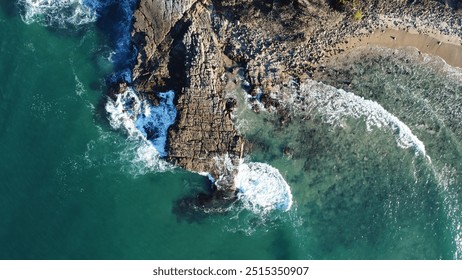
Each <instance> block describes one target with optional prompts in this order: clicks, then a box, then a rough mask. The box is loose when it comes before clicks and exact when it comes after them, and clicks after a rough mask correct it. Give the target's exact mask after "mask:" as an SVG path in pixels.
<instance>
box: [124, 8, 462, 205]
mask: <svg viewBox="0 0 462 280" xmlns="http://www.w3.org/2000/svg"><path fill="white" fill-rule="evenodd" d="M457 5H458V3H457V2H456V1H431V0H422V1H402V0H390V1H381V0H370V1H366V0H364V1H335V0H332V1H327V0H299V1H295V0H294V1H289V0H274V1H272V0H271V1H269V0H241V1H237V0H231V1H217V0H141V1H140V3H139V7H138V8H137V10H136V12H135V15H134V25H133V31H132V40H133V42H134V44H135V46H136V48H137V50H138V56H137V61H136V65H135V66H134V68H133V83H132V86H133V87H134V88H135V90H136V91H137V92H138V93H140V94H143V95H145V96H146V98H149V99H150V100H152V102H153V103H154V104H155V103H156V102H158V96H157V93H158V92H162V91H167V90H174V91H175V93H176V96H175V105H176V108H177V111H178V114H177V119H176V122H175V124H174V125H173V126H171V127H170V129H169V133H168V145H167V146H168V149H167V153H168V156H167V157H166V159H167V160H168V161H169V162H171V163H173V164H175V165H177V166H180V167H183V168H186V169H187V170H191V171H194V172H201V173H208V174H210V175H211V176H212V177H213V179H214V181H215V186H216V187H217V189H218V190H222V191H223V193H227V194H230V196H232V194H233V193H234V191H235V188H236V186H235V185H234V177H235V175H236V172H237V167H238V165H239V162H240V160H241V158H242V156H243V155H244V154H245V153H247V152H248V151H249V149H250V148H249V147H250V145H248V144H247V143H246V142H245V139H244V138H243V137H242V135H240V134H239V133H238V131H237V129H236V127H235V125H234V123H233V118H232V115H233V114H232V112H233V110H234V108H235V107H236V104H237V100H236V98H235V97H233V96H232V95H230V93H229V92H228V91H227V90H226V88H227V87H228V82H229V79H228V78H227V77H229V74H232V73H236V71H237V70H239V71H241V72H242V73H244V74H243V78H244V79H245V85H243V86H244V87H245V88H246V90H247V91H248V93H249V94H250V95H252V96H255V97H256V96H258V97H259V98H258V99H259V101H260V102H261V103H263V104H264V105H265V108H267V109H268V110H274V111H275V112H277V113H278V114H279V116H280V121H281V124H284V123H286V122H288V121H290V114H289V113H288V110H286V105H285V104H286V102H285V100H290V99H291V98H295V96H296V93H297V92H298V91H299V90H300V88H299V87H300V83H301V82H302V81H305V80H306V79H309V78H313V77H314V76H316V74H317V73H318V74H319V73H322V72H323V71H324V68H325V63H326V62H327V61H328V60H329V58H331V57H333V56H335V55H337V54H339V53H342V52H344V51H345V50H347V49H348V48H352V47H355V46H357V45H358V42H361V40H362V39H361V38H365V37H367V36H370V35H371V34H374V33H375V32H380V31H381V30H385V29H396V30H401V31H404V32H414V33H416V34H425V35H428V36H446V37H444V38H449V39H448V40H449V41H450V42H445V43H450V44H453V45H456V46H460V45H461V43H462V11H461V10H460V9H458V8H457ZM353 38H355V39H354V40H356V44H348V43H349V41H351V40H353ZM442 38H443V37H442ZM255 108H256V110H257V108H258V107H257V106H256V107H255Z"/></svg>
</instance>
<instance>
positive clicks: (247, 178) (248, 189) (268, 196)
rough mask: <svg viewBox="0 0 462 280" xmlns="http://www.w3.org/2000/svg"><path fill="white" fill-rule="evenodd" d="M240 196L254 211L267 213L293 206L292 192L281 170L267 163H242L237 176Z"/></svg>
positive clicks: (245, 205) (244, 203)
mask: <svg viewBox="0 0 462 280" xmlns="http://www.w3.org/2000/svg"><path fill="white" fill-rule="evenodd" d="M235 184H236V187H237V188H238V190H239V192H238V198H239V199H240V201H241V202H242V203H243V205H244V207H245V208H247V209H249V210H251V211H253V212H254V213H267V212H269V211H272V210H275V209H280V210H282V211H288V210H289V209H290V208H291V206H292V193H291V191H290V187H289V185H288V184H287V183H286V181H285V180H284V178H283V177H282V175H281V174H280V173H279V171H278V170H277V169H276V168H274V167H272V166H270V165H268V164H265V163H259V162H252V163H241V164H240V165H239V172H238V174H237V176H236V178H235Z"/></svg>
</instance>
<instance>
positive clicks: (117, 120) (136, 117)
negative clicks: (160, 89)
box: [106, 88, 176, 171]
mask: <svg viewBox="0 0 462 280" xmlns="http://www.w3.org/2000/svg"><path fill="white" fill-rule="evenodd" d="M140 96H141V98H140ZM173 98H174V92H173V91H168V92H164V93H160V94H159V99H160V100H159V105H158V106H154V105H152V104H151V103H150V102H149V101H148V100H147V99H143V98H142V95H140V94H137V93H136V92H135V91H134V90H133V89H132V88H128V89H127V90H126V91H125V92H123V93H121V94H118V95H117V98H116V100H109V101H108V102H107V104H106V111H107V112H108V113H109V121H110V124H111V126H112V127H113V128H114V129H123V130H125V131H126V132H127V134H128V137H129V140H131V141H133V142H134V143H137V145H136V151H130V152H134V153H136V154H137V156H136V158H135V159H134V160H133V164H135V165H139V163H144V164H145V165H146V168H148V169H149V170H158V171H163V170H165V169H169V168H170V165H168V164H167V163H166V162H165V161H163V160H162V159H161V157H163V156H166V155H167V153H166V152H165V145H166V140H167V130H168V127H169V126H170V125H172V124H173V123H174V121H175V117H176V108H175V106H174V105H173Z"/></svg>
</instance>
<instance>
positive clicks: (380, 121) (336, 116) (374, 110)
mask: <svg viewBox="0 0 462 280" xmlns="http://www.w3.org/2000/svg"><path fill="white" fill-rule="evenodd" d="M301 100H303V102H301ZM294 104H295V108H296V110H297V112H298V113H301V112H304V113H314V112H315V111H317V112H318V113H319V114H320V115H321V116H322V118H323V120H324V121H325V122H326V123H328V124H331V125H334V126H341V125H342V122H343V121H344V120H345V118H347V117H353V118H357V119H359V118H364V119H365V122H366V126H367V129H368V130H369V131H371V130H372V129H373V128H379V129H380V128H388V129H391V130H392V131H393V132H394V135H395V139H396V143H397V145H398V146H399V147H401V148H403V149H408V148H413V149H414V152H415V154H416V155H421V156H424V157H426V158H427V159H428V160H430V158H429V157H428V156H427V153H426V151H425V145H424V144H423V142H422V141H420V139H419V138H417V136H415V135H414V134H413V133H412V131H411V129H410V128H409V127H408V126H407V125H406V124H405V123H403V122H402V121H401V120H399V119H398V118H397V117H396V116H394V115H393V114H391V113H390V112H388V111H387V110H385V109H384V108H383V107H382V106H381V105H380V104H378V103H377V102H375V101H371V100H367V99H364V98H363V97H360V96H357V95H355V94H354V93H351V92H346V91H344V90H342V89H337V88H335V87H332V86H328V85H325V84H323V83H321V82H316V81H312V80H308V81H306V82H305V83H302V84H301V85H300V96H299V98H297V100H296V101H295V102H294Z"/></svg>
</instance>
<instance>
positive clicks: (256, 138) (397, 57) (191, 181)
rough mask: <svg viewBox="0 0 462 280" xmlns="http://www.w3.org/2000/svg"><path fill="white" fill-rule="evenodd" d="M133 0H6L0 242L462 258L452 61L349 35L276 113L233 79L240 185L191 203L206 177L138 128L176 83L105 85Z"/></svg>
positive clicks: (48, 249)
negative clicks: (247, 149)
mask: <svg viewBox="0 0 462 280" xmlns="http://www.w3.org/2000/svg"><path fill="white" fill-rule="evenodd" d="M135 2H136V1H131V0H124V1H112V0H100V1H95V0H61V1H54V0H51V1H48V0H39V1H29V0H19V1H0V28H1V30H2V33H1V36H0V65H1V67H0V77H1V78H0V79H1V84H2V86H1V87H0V155H1V161H0V178H1V182H0V248H1V249H0V259H461V258H462V205H461V204H462V188H461V187H462V183H461V182H462V181H461V180H462V174H461V170H462V160H461V155H462V140H461V139H462V127H461V124H462V82H461V81H462V70H461V69H458V68H453V67H450V66H448V65H447V64H446V63H444V62H443V61H442V60H440V59H439V58H436V57H430V56H426V55H419V54H418V52H417V51H416V50H413V49H403V50H389V49H377V48H364V49H358V50H356V51H352V52H350V53H349V54H348V55H344V56H342V57H341V58H339V59H338V60H336V61H335V63H332V64H331V65H328V67H327V68H326V69H327V71H326V73H325V75H323V76H322V77H319V80H320V82H314V81H306V82H303V83H302V84H300V85H298V86H297V88H298V89H299V90H294V92H293V96H291V97H290V98H289V100H288V101H287V104H288V105H287V106H288V110H289V112H290V113H291V117H292V119H291V121H290V122H289V123H288V124H286V125H281V124H280V122H279V120H278V118H277V116H276V115H275V114H272V113H268V112H261V113H259V114H256V113H254V112H253V111H251V110H250V109H249V101H248V98H247V94H246V92H245V91H244V90H243V89H241V88H236V89H235V90H234V94H235V95H236V96H238V99H239V108H238V111H237V112H235V115H236V125H237V127H238V128H239V130H240V131H241V133H242V134H244V135H245V137H246V138H247V139H248V140H249V142H250V143H251V144H252V153H251V154H250V155H247V156H246V158H245V162H243V164H242V165H241V167H240V174H241V176H239V178H238V184H239V186H240V189H241V191H240V193H239V195H238V197H239V199H238V200H237V201H235V202H233V203H232V204H230V205H224V206H223V207H217V208H214V209H207V210H204V209H201V208H197V207H196V208H194V207H191V203H189V202H190V201H191V199H192V198H194V197H195V196H197V195H198V194H199V193H208V192H210V181H209V179H208V178H207V176H204V175H200V174H195V173H191V172H188V171H185V170H182V169H180V168H175V167H173V166H171V165H169V164H168V163H166V162H164V161H163V160H162V158H161V157H162V149H163V148H164V146H163V145H162V141H161V140H162V139H163V138H162V137H159V138H158V139H155V140H153V141H149V140H146V139H145V138H146V137H145V136H146V131H143V129H142V128H143V127H145V125H146V124H147V123H149V125H153V126H156V127H158V128H159V129H161V130H160V131H166V129H167V128H168V126H169V125H170V123H171V121H172V118H173V119H174V117H175V116H176V110H175V108H174V106H173V104H172V103H171V100H172V99H171V96H172V95H174V94H175V93H174V92H165V93H163V96H164V102H161V104H160V105H158V106H153V105H152V104H146V103H145V102H144V101H143V100H138V101H137V100H135V99H133V95H130V94H131V93H130V92H129V91H128V92H126V93H125V97H126V98H125V99H124V98H122V97H121V98H120V99H119V100H109V99H108V97H107V96H106V92H107V84H108V83H109V82H110V81H111V80H114V79H117V78H120V77H122V78H124V79H125V80H127V81H129V80H130V71H129V69H130V66H131V64H132V63H133V58H134V57H135V56H134V55H135V54H136V53H135V50H134V49H133V48H132V47H131V46H130V43H129V39H130V24H129V22H130V19H131V13H132V10H133V8H134V6H135V4H136V3H135ZM127 100H135V101H133V102H135V103H136V106H135V107H136V110H133V111H130V110H124V108H126V107H125V106H126V105H127ZM253 102H258V100H255V101H253ZM140 116H144V117H140ZM145 116H148V117H149V116H151V118H147V117H145ZM160 135H161V136H162V135H163V136H165V134H162V133H160Z"/></svg>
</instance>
